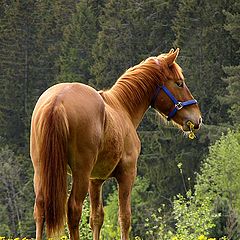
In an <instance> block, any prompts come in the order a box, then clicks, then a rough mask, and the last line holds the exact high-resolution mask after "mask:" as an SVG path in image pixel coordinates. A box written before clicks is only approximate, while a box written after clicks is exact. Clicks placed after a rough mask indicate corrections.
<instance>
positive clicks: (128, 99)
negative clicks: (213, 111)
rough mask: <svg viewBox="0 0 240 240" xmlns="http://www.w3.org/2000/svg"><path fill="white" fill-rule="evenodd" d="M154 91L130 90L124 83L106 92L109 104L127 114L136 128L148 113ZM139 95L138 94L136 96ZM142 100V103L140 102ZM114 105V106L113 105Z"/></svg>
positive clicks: (132, 87)
mask: <svg viewBox="0 0 240 240" xmlns="http://www.w3.org/2000/svg"><path fill="white" fill-rule="evenodd" d="M153 92H154V90H153V89H152V88H151V90H149V91H147V92H146V91H139V89H137V86H135V89H134V86H131V88H129V87H128V86H127V84H126V85H125V86H124V82H122V83H121V85H120V84H118V83H116V84H115V85H114V86H113V87H112V88H111V89H110V90H108V91H107V92H105V94H106V96H107V98H106V99H109V100H108V102H111V103H115V106H118V107H119V108H121V109H122V110H123V111H125V112H126V113H127V115H128V116H129V118H130V120H131V121H132V123H133V125H134V127H135V128H137V127H138V125H139V124H140V122H141V120H142V118H143V116H144V113H145V112H146V111H147V109H148V107H149V105H150V101H151V97H152V95H153ZM136 93H137V94H136ZM140 99H141V101H140ZM112 105H113V104H112Z"/></svg>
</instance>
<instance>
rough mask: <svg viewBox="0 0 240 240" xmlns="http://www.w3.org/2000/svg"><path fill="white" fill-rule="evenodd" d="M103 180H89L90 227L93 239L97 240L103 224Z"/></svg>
mask: <svg viewBox="0 0 240 240" xmlns="http://www.w3.org/2000/svg"><path fill="white" fill-rule="evenodd" d="M102 184H103V180H90V185H89V195H90V204H91V216H90V225H91V228H92V231H93V239H94V240H99V238H100V230H101V227H102V224H103V218H104V212H103V202H102Z"/></svg>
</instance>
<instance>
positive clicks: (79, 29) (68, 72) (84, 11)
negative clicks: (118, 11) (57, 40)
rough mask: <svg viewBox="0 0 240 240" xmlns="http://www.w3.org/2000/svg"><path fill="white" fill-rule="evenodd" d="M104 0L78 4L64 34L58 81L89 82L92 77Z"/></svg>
mask: <svg viewBox="0 0 240 240" xmlns="http://www.w3.org/2000/svg"><path fill="white" fill-rule="evenodd" d="M102 2H104V1H99V2H98V1H81V2H79V3H78V4H77V9H76V12H75V13H74V15H73V16H72V18H71V21H70V23H69V25H67V26H66V27H65V30H64V34H63V40H62V43H61V55H60V58H59V68H60V73H59V75H58V81H60V82H63V81H65V82H66V81H67V82H75V81H78V82H82V83H85V84H87V83H88V82H89V80H90V79H91V78H92V75H91V73H90V67H91V66H92V65H93V57H92V47H93V44H94V43H95V42H96V39H97V32H98V30H99V24H98V15H99V14H101V7H102V6H101V5H102Z"/></svg>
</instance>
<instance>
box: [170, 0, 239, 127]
mask: <svg viewBox="0 0 240 240" xmlns="http://www.w3.org/2000/svg"><path fill="white" fill-rule="evenodd" d="M234 2H235V1H230V2H229V1H228V2H226V1H221V2H217V1H195V0H182V1H180V7H179V10H178V13H177V18H176V19H175V21H174V31H175V33H176V43H175V44H176V45H177V46H179V47H180V48H182V51H181V62H182V67H183V69H184V70H185V73H186V74H185V75H186V77H187V83H188V84H189V86H190V88H191V89H194V92H193V93H194V95H195V96H196V98H197V99H198V100H199V103H200V106H201V109H202V112H203V119H204V121H205V123H208V124H218V123H220V122H226V121H227V119H228V114H227V112H226V105H224V104H222V103H221V102H220V100H219V96H223V95H224V94H225V88H226V83H224V82H223V81H222V80H221V78H222V77H223V76H224V72H223V70H222V65H226V64H228V63H229V61H230V59H231V53H232V51H233V49H232V47H233V46H232V44H231V43H232V40H231V37H230V34H229V33H228V32H227V31H226V30H224V28H223V26H224V23H225V16H224V14H223V10H224V9H229V8H231V6H232V4H233V3H234Z"/></svg>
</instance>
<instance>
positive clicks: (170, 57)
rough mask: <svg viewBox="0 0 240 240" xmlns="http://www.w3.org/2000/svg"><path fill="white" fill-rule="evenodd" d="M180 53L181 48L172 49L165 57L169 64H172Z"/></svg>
mask: <svg viewBox="0 0 240 240" xmlns="http://www.w3.org/2000/svg"><path fill="white" fill-rule="evenodd" d="M178 54H179V48H177V49H176V50H175V51H172V49H171V50H170V52H169V53H168V55H167V56H166V58H165V60H166V62H167V64H168V66H171V65H172V64H173V63H174V61H175V60H176V59H177V56H178Z"/></svg>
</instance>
